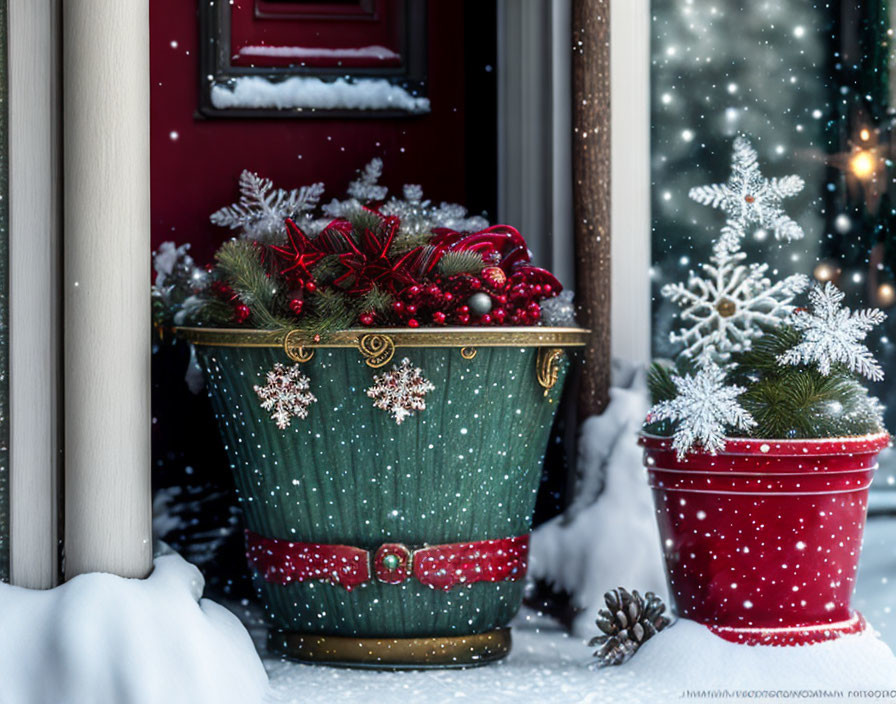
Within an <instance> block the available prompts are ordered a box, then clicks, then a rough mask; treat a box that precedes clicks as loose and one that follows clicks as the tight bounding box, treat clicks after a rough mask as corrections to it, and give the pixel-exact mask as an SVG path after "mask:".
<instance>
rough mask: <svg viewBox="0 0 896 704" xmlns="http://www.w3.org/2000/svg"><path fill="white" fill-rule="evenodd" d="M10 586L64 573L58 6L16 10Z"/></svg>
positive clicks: (38, 584) (13, 6) (52, 579)
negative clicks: (60, 562)
mask: <svg viewBox="0 0 896 704" xmlns="http://www.w3.org/2000/svg"><path fill="white" fill-rule="evenodd" d="M8 9H9V17H8V27H9V30H8V31H9V33H8V38H9V74H8V75H9V96H10V97H9V105H8V108H9V136H8V138H9V157H10V159H9V330H10V333H9V340H10V342H9V366H10V385H9V394H10V403H9V423H10V433H9V436H10V437H9V447H10V462H9V464H10V501H9V503H10V531H9V532H10V581H11V582H12V583H13V584H16V585H18V586H22V587H30V588H36V589H45V588H48V587H52V586H54V585H55V584H56V579H57V574H58V560H57V555H58V529H57V521H56V516H57V513H58V506H57V497H58V493H57V483H58V480H59V469H60V467H61V461H60V460H61V456H60V447H59V445H60V443H59V413H60V407H59V390H60V384H61V375H60V373H59V372H60V354H59V349H60V347H59V346H60V341H61V331H60V328H59V324H60V317H59V308H60V303H59V289H60V266H59V264H60V261H61V257H60V251H59V249H60V237H59V230H60V227H59V226H60V199H59V175H60V174H59V164H60V160H59V157H60V143H59V116H60V109H61V105H60V101H59V38H60V37H59V2H58V0H49V1H45V2H35V1H34V0H10V2H9V5H8Z"/></svg>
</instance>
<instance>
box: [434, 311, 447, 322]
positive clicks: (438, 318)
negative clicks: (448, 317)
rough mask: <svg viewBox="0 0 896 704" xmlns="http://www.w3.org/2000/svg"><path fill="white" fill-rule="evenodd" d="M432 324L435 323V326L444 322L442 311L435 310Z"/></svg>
mask: <svg viewBox="0 0 896 704" xmlns="http://www.w3.org/2000/svg"><path fill="white" fill-rule="evenodd" d="M432 322H434V323H436V324H437V325H441V324H442V323H444V322H445V314H444V313H443V312H442V311H440V310H437V311H436V312H435V313H433V314H432Z"/></svg>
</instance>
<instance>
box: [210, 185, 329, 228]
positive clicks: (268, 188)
mask: <svg viewBox="0 0 896 704" xmlns="http://www.w3.org/2000/svg"><path fill="white" fill-rule="evenodd" d="M323 193H324V184H323V183H312V184H311V185H310V186H302V187H301V188H293V189H292V190H290V191H286V190H284V189H282V188H274V184H273V183H272V182H271V180H270V179H268V178H262V177H261V176H259V175H258V174H256V173H253V172H252V171H248V170H247V171H243V173H241V174H240V199H239V201H238V202H236V203H234V204H233V205H229V206H227V207H225V208H221V209H220V210H217V211H215V212H214V213H212V215H211V217H210V220H211V221H212V223H213V224H215V225H220V226H221V227H229V228H230V229H231V230H242V231H243V236H244V237H247V238H249V239H254V240H260V241H266V242H274V241H279V240H282V239H283V238H284V236H285V232H286V230H285V226H284V224H283V223H284V221H285V220H286V219H287V218H292V219H293V220H296V221H297V222H302V221H304V220H308V219H309V218H310V215H309V213H310V212H311V211H313V210H314V208H315V207H317V204H318V201H320V197H321V196H322V195H323Z"/></svg>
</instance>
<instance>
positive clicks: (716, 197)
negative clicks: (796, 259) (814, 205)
mask: <svg viewBox="0 0 896 704" xmlns="http://www.w3.org/2000/svg"><path fill="white" fill-rule="evenodd" d="M758 158H759V157H758V155H757V154H756V150H755V149H753V146H752V145H751V144H750V141H749V140H748V139H747V138H746V137H743V136H738V137H737V139H735V140H734V156H733V158H732V160H731V176H729V178H728V183H714V184H711V185H709V186H697V187H696V188H692V189H691V191H690V193H689V194H688V195H689V196H690V197H691V198H692V199H693V200H695V201H697V202H698V203H701V204H702V205H709V206H712V207H713V208H719V209H721V210H722V211H724V212H725V213H726V214H727V215H728V217H729V218H730V221H729V226H730V227H732V228H733V229H732V230H731V232H730V233H729V234H731V235H736V234H740V235H741V236H742V235H743V233H744V230H745V228H746V226H748V225H759V226H760V227H765V228H768V229H770V230H772V231H773V232H774V233H775V238H776V239H779V240H786V241H787V242H790V241H791V240H798V239H802V237H803V229H802V228H801V227H800V226H799V225H798V224H797V223H796V222H795V221H794V220H793V219H792V218H791V217H790V216H789V215H787V213H785V212H784V210H783V209H782V208H781V201H782V200H783V199H784V198H788V197H790V196H795V195H796V194H797V193H799V192H800V191H801V190H803V186H804V185H805V184H804V182H803V179H801V178H800V177H799V176H784V177H783V178H771V179H768V178H765V177H764V176H763V175H762V174H761V173H760V171H759V164H758V163H757V162H758Z"/></svg>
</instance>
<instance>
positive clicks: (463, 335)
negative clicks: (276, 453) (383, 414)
mask: <svg viewBox="0 0 896 704" xmlns="http://www.w3.org/2000/svg"><path fill="white" fill-rule="evenodd" d="M176 332H177V334H178V335H179V336H180V337H182V338H184V339H185V340H187V341H189V342H192V343H193V344H194V345H213V346H216V347H283V346H284V345H285V343H286V341H287V338H289V342H290V345H291V346H294V347H296V348H299V347H301V348H303V349H315V348H325V347H354V348H361V347H362V343H363V341H364V340H365V338H366V339H367V342H368V344H369V343H370V342H371V341H378V340H380V339H381V338H388V339H389V340H391V342H392V344H393V345H394V346H395V347H584V346H585V344H586V341H587V335H588V332H589V331H588V330H585V329H584V328H559V327H558V328H554V327H506V328H470V327H466V328H463V327H455V328H417V329H414V328H360V329H359V328H352V329H350V330H339V331H336V332H331V333H327V335H326V336H324V337H322V338H321V339H319V340H315V339H314V337H313V336H311V335H309V334H308V333H306V332H304V331H302V330H298V329H295V330H240V329H229V328H195V327H179V328H176Z"/></svg>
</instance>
